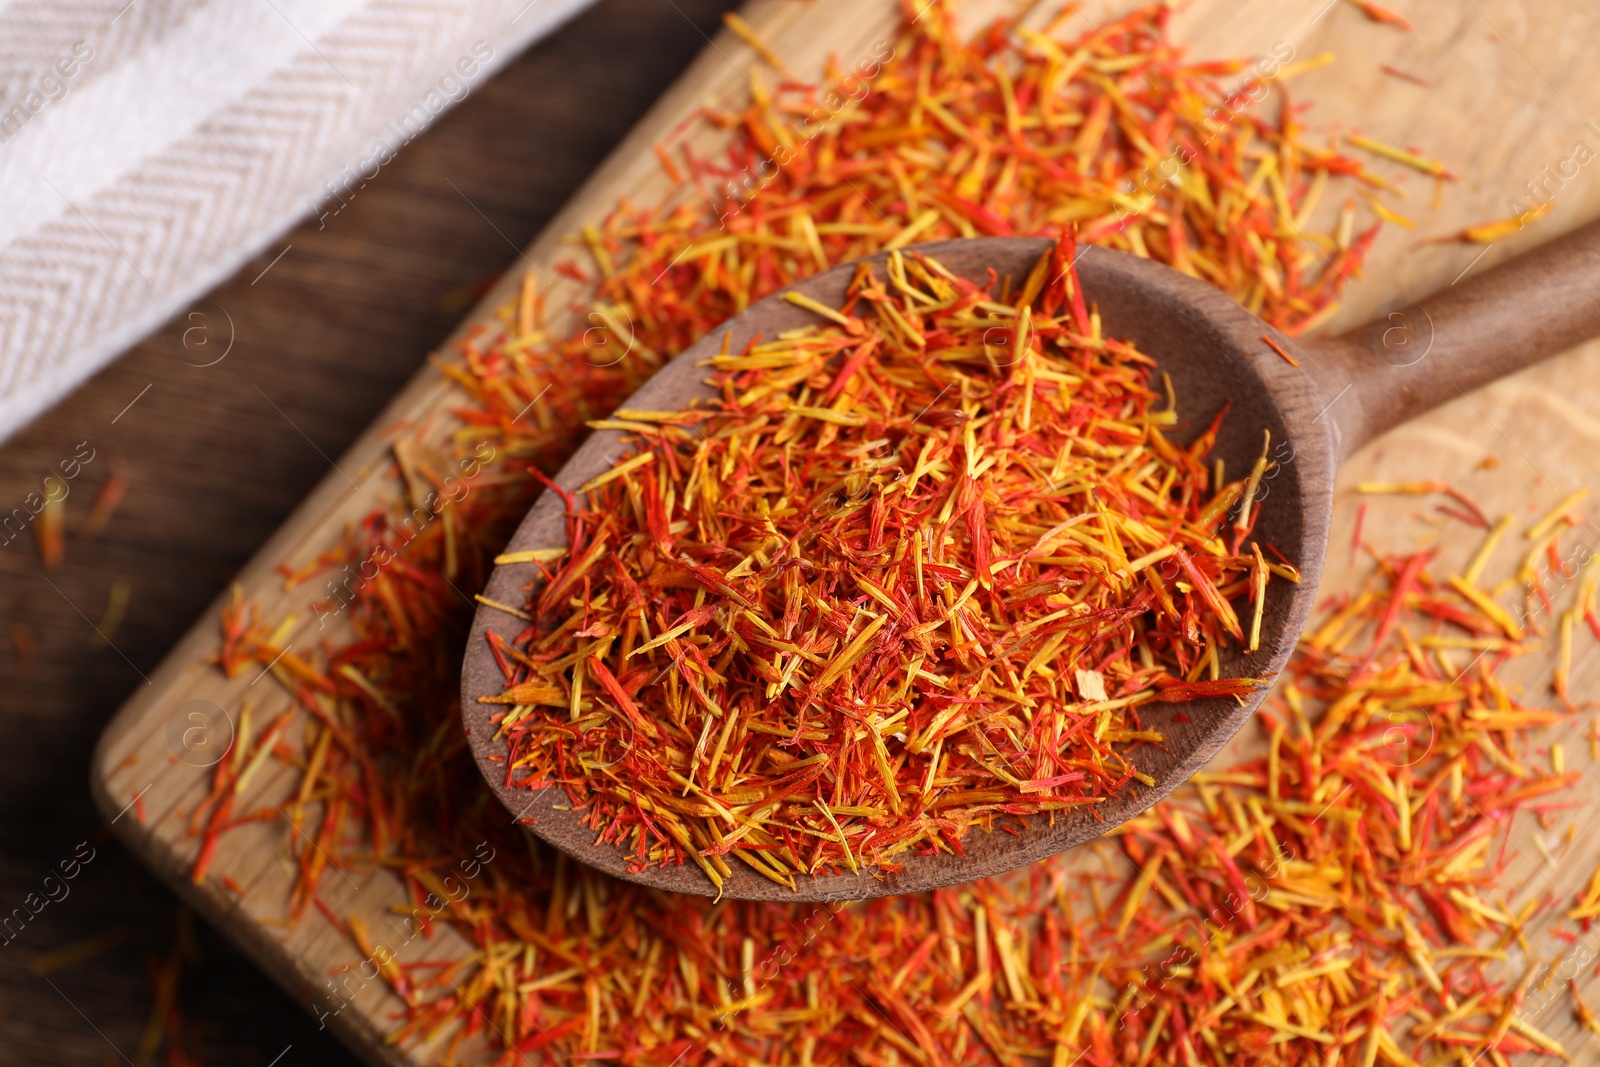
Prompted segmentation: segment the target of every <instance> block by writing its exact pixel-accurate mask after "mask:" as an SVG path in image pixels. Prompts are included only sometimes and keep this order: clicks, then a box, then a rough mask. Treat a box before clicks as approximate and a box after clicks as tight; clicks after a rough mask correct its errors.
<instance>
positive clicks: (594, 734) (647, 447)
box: [490, 236, 1296, 886]
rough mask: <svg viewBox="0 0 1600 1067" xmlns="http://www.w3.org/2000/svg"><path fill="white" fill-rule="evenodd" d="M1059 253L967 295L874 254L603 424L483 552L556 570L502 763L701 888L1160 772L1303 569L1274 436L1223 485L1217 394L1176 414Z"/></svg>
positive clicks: (531, 611)
mask: <svg viewBox="0 0 1600 1067" xmlns="http://www.w3.org/2000/svg"><path fill="white" fill-rule="evenodd" d="M1074 248H1075V244H1074V242H1073V240H1072V238H1071V237H1070V236H1068V237H1065V238H1063V239H1062V240H1061V241H1060V242H1058V243H1057V245H1056V246H1055V248H1054V249H1053V250H1052V251H1051V252H1050V253H1048V254H1046V255H1045V256H1043V257H1041V258H1040V260H1039V261H1038V263H1037V265H1036V266H1035V268H1034V269H1033V271H1032V272H1031V274H1030V275H1029V277H1027V278H1026V279H1014V280H1006V281H1004V282H1001V281H996V282H993V283H991V284H989V285H988V286H984V287H980V286H976V285H973V284H972V283H970V282H968V281H966V280H963V279H961V278H959V277H957V276H956V275H954V274H952V273H951V272H950V271H949V270H947V269H946V268H945V267H943V266H942V265H941V264H940V263H938V262H937V261H935V260H932V259H930V258H927V257H925V256H921V255H917V254H908V255H902V254H900V253H898V252H895V253H891V254H890V256H889V258H888V260H887V262H886V264H885V265H884V268H883V270H882V271H881V272H879V271H875V270H873V269H871V268H869V267H863V268H862V269H860V270H859V271H858V272H857V274H856V276H855V278H854V280H853V282H852V283H851V285H850V287H849V290H848V292H847V294H846V298H845V302H844V304H843V306H842V307H840V308H838V309H834V308H829V307H826V306H823V305H821V304H818V303H816V302H815V301H812V300H811V299H810V298H807V297H803V296H800V295H798V294H791V295H790V300H791V302H792V303H796V304H799V305H800V306H802V307H806V308H808V309H810V310H812V311H814V312H816V313H817V315H818V316H819V323H818V324H817V325H814V326H808V327H804V328H801V329H796V330H791V331H787V332H786V333H784V334H781V335H779V336H777V337H773V338H770V339H758V340H757V341H756V342H754V343H752V344H751V345H750V346H749V347H748V348H747V349H746V350H744V351H740V352H725V353H724V354H722V355H720V356H718V357H716V358H714V359H712V360H711V361H710V363H711V366H710V368H709V374H710V376H711V377H710V380H711V382H712V384H713V385H714V387H715V390H716V395H715V397H714V398H713V399H712V400H710V401H709V402H706V403H704V404H700V405H694V406H690V407H688V408H686V409H685V410H682V411H629V410H626V409H625V410H622V411H619V412H618V413H617V414H616V415H615V416H614V417H613V418H610V419H606V420H602V421H600V422H597V423H594V424H593V425H594V426H596V427H600V428H609V429H619V430H623V431H625V432H627V433H628V434H629V435H630V438H629V440H630V441H631V442H632V443H631V445H630V447H629V448H628V449H626V450H625V452H624V454H623V455H622V456H621V457H620V458H619V459H618V460H617V461H616V462H615V463H614V464H613V465H612V466H610V467H609V468H608V469H607V470H606V471H605V472H604V473H602V474H600V475H598V476H596V477H595V478H593V479H591V480H590V481H589V482H587V483H585V485H583V486H581V487H579V489H578V492H577V493H576V494H575V495H574V494H566V493H563V495H564V496H565V497H566V500H567V507H568V515H567V533H568V546H567V548H566V550H565V551H555V550H546V551H533V552H528V553H522V554H520V556H515V557H512V556H508V557H503V558H507V559H510V558H522V559H528V560H539V561H540V562H541V566H542V567H545V568H546V570H547V580H545V581H543V582H540V583H535V586H534V587H533V589H532V595H531V600H530V602H529V604H528V605H527V611H526V616H527V618H528V619H529V620H530V621H529V624H528V626H527V628H526V629H525V630H524V631H523V633H522V634H521V635H519V636H518V638H517V639H516V640H515V641H514V642H512V643H511V644H510V645H504V646H499V647H500V651H501V652H502V662H503V663H504V664H505V667H506V670H507V674H508V677H507V687H506V690H505V692H504V693H503V694H501V695H500V696H498V697H496V698H493V699H494V700H495V701H496V702H498V703H501V704H504V705H507V710H506V712H505V713H504V714H503V716H501V717H500V718H499V729H500V730H501V732H502V733H503V734H504V736H505V737H506V739H507V741H508V743H509V757H508V770H507V773H508V780H510V781H512V782H514V783H517V784H523V785H526V786H528V787H530V788H542V787H545V786H547V785H550V784H552V783H554V784H559V785H560V786H561V787H563V788H564V789H565V790H566V791H567V793H568V794H569V796H570V797H571V799H572V801H573V803H574V805H575V806H578V807H579V808H580V809H581V810H582V811H583V813H584V818H585V820H586V823H587V824H588V825H590V826H592V827H593V828H594V829H595V830H596V831H597V832H598V834H599V836H600V837H601V838H602V839H604V840H607V841H612V842H617V843H620V844H622V845H623V846H625V847H626V849H627V850H628V851H629V853H630V856H631V858H632V860H633V861H634V862H635V863H636V864H638V865H639V866H641V867H643V866H648V865H655V864H664V863H674V864H675V863H682V862H686V861H687V862H693V863H696V864H698V865H699V866H700V867H701V868H702V869H703V870H704V872H705V874H706V875H707V877H708V878H710V879H711V881H712V882H713V883H715V884H717V885H719V886H720V885H721V884H722V881H723V879H724V878H726V876H727V875H728V874H729V873H730V867H729V861H730V860H732V859H735V858H737V859H739V860H742V861H743V862H745V863H747V864H748V865H749V866H750V867H751V868H753V869H754V870H756V871H758V872H760V873H761V874H763V875H765V876H766V877H768V878H771V879H773V880H774V881H777V882H779V883H780V884H786V885H791V886H792V884H793V878H794V877H795V876H796V875H806V874H815V873H821V872H834V871H840V870H852V871H854V870H860V869H862V868H863V867H865V866H868V865H877V866H881V867H885V868H888V869H892V868H893V867H894V866H895V864H896V857H897V856H900V855H902V854H903V853H905V852H906V850H908V849H916V850H924V851H926V850H935V851H948V852H956V853H959V852H960V851H961V849H962V842H961V838H962V835H963V834H964V833H965V832H966V831H967V830H968V829H969V828H972V827H974V826H979V827H984V828H989V829H993V828H995V824H996V823H997V822H999V821H1001V820H1004V819H1005V817H1007V816H1024V815H1036V814H1040V813H1051V812H1059V811H1062V810H1063V809H1067V808H1072V807H1077V806H1081V805H1091V806H1092V805H1096V804H1099V803H1102V802H1103V801H1105V800H1106V799H1107V798H1109V797H1111V796H1112V795H1113V794H1115V793H1116V792H1117V791H1118V790H1121V789H1124V788H1134V789H1137V788H1139V783H1142V784H1143V785H1145V786H1148V785H1151V784H1153V780H1152V779H1150V778H1149V777H1148V776H1147V775H1144V774H1143V773H1141V772H1140V771H1139V770H1138V768H1137V766H1136V761H1135V760H1134V759H1133V754H1134V753H1135V752H1136V751H1137V749H1138V748H1139V746H1141V745H1149V744H1159V743H1160V742H1161V741H1162V740H1163V737H1162V735H1161V734H1160V733H1159V732H1157V731H1155V730H1152V729H1148V728H1145V727H1144V726H1143V725H1142V724H1141V721H1140V707H1141V705H1143V704H1145V703H1146V702H1149V701H1161V700H1167V701H1173V700H1190V699H1193V698H1196V697H1238V696H1242V695H1244V694H1246V693H1248V692H1249V691H1251V690H1252V689H1253V688H1254V687H1255V686H1256V685H1257V684H1258V682H1257V681H1256V680H1255V679H1251V678H1229V677H1223V676H1222V672H1221V664H1222V662H1223V660H1224V658H1225V657H1227V656H1228V655H1229V653H1230V651H1236V650H1240V649H1245V648H1254V647H1255V646H1256V644H1257V643H1258V641H1259V634H1260V625H1261V606H1262V604H1263V603H1264V591H1265V588H1266V584H1267V582H1268V580H1269V578H1270V577H1271V575H1272V574H1273V572H1274V571H1276V572H1278V574H1280V575H1282V576H1284V577H1287V578H1290V579H1293V578H1295V577H1296V575H1295V573H1294V570H1293V568H1292V567H1291V566H1289V565H1287V564H1285V563H1283V562H1279V561H1275V560H1269V558H1268V556H1270V554H1271V553H1270V551H1269V553H1268V554H1267V555H1264V554H1263V552H1262V549H1261V547H1260V546H1259V545H1257V544H1255V543H1253V542H1251V541H1250V539H1249V538H1250V531H1251V527H1252V525H1253V520H1254V517H1255V514H1256V512H1257V511H1258V510H1259V504H1257V503H1255V502H1254V501H1253V497H1254V495H1255V494H1254V493H1253V491H1252V490H1253V488H1254V487H1255V486H1256V485H1258V484H1259V481H1260V478H1261V477H1262V474H1263V471H1264V470H1265V465H1266V460H1265V458H1263V460H1262V461H1261V462H1260V463H1258V464H1257V465H1256V467H1255V469H1254V470H1253V471H1249V472H1245V474H1246V477H1243V478H1241V479H1240V480H1239V481H1236V482H1234V483H1232V484H1229V485H1225V486H1217V485H1215V484H1214V474H1215V469H1214V468H1212V467H1210V466H1208V464H1207V463H1206V462H1205V460H1204V457H1205V456H1206V453H1207V452H1208V451H1209V450H1210V448H1211V445H1212V441H1213V439H1214V436H1215V433H1216V430H1217V426H1218V425H1219V424H1220V420H1221V415H1220V413H1214V412H1206V413H1203V415H1204V416H1205V417H1206V418H1211V417H1212V416H1216V418H1215V419H1213V420H1212V422H1211V424H1210V427H1209V429H1207V430H1206V431H1205V432H1203V433H1201V434H1199V435H1198V436H1197V437H1195V438H1194V440H1193V441H1192V442H1191V443H1189V444H1188V445H1186V446H1185V445H1180V444H1177V443H1175V441H1174V440H1173V439H1171V438H1169V436H1168V434H1169V432H1171V431H1173V430H1174V429H1175V428H1176V427H1178V425H1179V412H1178V411H1177V410H1175V409H1174V405H1173V403H1172V398H1171V397H1170V396H1169V395H1167V394H1166V393H1165V392H1163V391H1162V390H1161V388H1160V379H1159V378H1156V379H1155V387H1154V388H1152V378H1153V362H1152V360H1151V359H1150V358H1149V357H1148V356H1146V355H1144V354H1142V353H1140V352H1138V351H1136V350H1135V349H1134V348H1132V347H1130V346H1129V345H1127V344H1125V343H1121V342H1119V341H1116V340H1114V339H1111V338H1107V337H1104V336H1102V334H1101V330H1100V327H1099V323H1098V320H1097V318H1096V317H1095V316H1094V315H1093V314H1092V313H1091V311H1090V308H1089V303H1088V301H1087V300H1086V299H1085V294H1084V293H1083V290H1082V288H1081V285H1080V283H1079V280H1078V278H1077V275H1076V271H1075V270H1074V269H1073V268H1072V263H1073V262H1074V259H1075V251H1074ZM1013 282H1014V283H1015V284H1012V283H1013ZM1008 288H1009V289H1010V291H1009V292H1008V291H1007V289H1008ZM1191 436H1192V435H1191ZM580 497H581V498H582V499H581V500H580V499H579V498H580ZM550 556H556V557H557V558H554V559H550V558H548V557H550ZM1235 600H1238V601H1240V602H1241V603H1242V604H1249V605H1252V606H1253V611H1250V612H1246V613H1245V614H1246V617H1245V618H1244V619H1243V620H1241V617H1240V612H1239V611H1237V610H1236V609H1235V607H1234V606H1233V604H1232V603H1231V602H1232V601H1235ZM490 640H491V641H495V640H496V638H495V636H494V635H491V638H490ZM1013 821H1014V820H1013Z"/></svg>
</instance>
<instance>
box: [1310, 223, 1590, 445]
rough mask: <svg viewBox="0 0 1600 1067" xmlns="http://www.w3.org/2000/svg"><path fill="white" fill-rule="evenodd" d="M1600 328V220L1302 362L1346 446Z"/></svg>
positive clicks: (1317, 349) (1320, 346) (1322, 347)
mask: <svg viewBox="0 0 1600 1067" xmlns="http://www.w3.org/2000/svg"><path fill="white" fill-rule="evenodd" d="M1597 335H1600V221H1596V222H1591V223H1589V224H1587V225H1585V226H1582V227H1580V228H1579V229H1577V230H1574V231H1573V232H1571V233H1569V234H1567V235H1565V236H1564V237H1560V238H1557V239H1556V240H1554V241H1551V242H1550V243H1548V244H1546V245H1543V246H1541V247H1539V248H1536V249H1534V250H1533V251H1531V252H1528V253H1526V254H1524V255H1521V256H1518V257H1517V258H1516V259H1513V260H1511V261H1509V262H1507V263H1504V264H1502V265H1500V266H1498V267H1495V268H1494V269H1492V270H1486V271H1484V272H1482V273H1481V274H1478V275H1477V276H1476V277H1469V278H1466V279H1463V280H1458V281H1456V282H1453V283H1451V284H1450V285H1449V286H1447V287H1446V288H1444V289H1441V290H1440V291H1439V292H1437V293H1434V294H1433V295H1432V296H1430V297H1427V298H1425V299H1423V300H1420V301H1418V302H1417V303H1415V304H1412V305H1410V306H1409V307H1403V308H1400V309H1398V310H1394V311H1389V312H1387V313H1385V314H1382V315H1381V316H1380V317H1379V318H1377V319H1375V320H1374V321H1372V322H1370V323H1368V324H1367V325H1365V326H1361V327H1358V328H1356V329H1355V330H1352V331H1351V332H1349V333H1347V334H1345V335H1344V336H1342V337H1337V338H1334V339H1332V340H1326V341H1321V340H1319V341H1314V342H1311V343H1309V344H1308V345H1307V346H1306V347H1307V348H1309V349H1311V352H1310V353H1308V355H1309V358H1308V359H1307V361H1306V369H1307V370H1308V371H1310V372H1311V374H1312V376H1313V378H1314V380H1315V381H1316V383H1317V388H1318V390H1319V391H1320V392H1321V394H1322V397H1323V402H1324V403H1326V404H1327V405H1328V407H1327V409H1326V411H1327V413H1328V415H1329V416H1331V417H1332V418H1333V419H1334V422H1335V425H1336V426H1337V427H1338V429H1339V442H1338V450H1339V453H1340V455H1341V457H1343V456H1348V455H1349V454H1350V453H1352V452H1354V451H1355V450H1356V449H1358V448H1360V447H1361V446H1362V445H1364V444H1366V443H1367V442H1368V441H1370V440H1372V439H1373V438H1375V437H1377V436H1378V435H1379V434H1381V433H1383V432H1384V431H1386V430H1389V429H1391V428H1393V427H1395V426H1398V425H1400V424H1401V423H1403V422H1405V421H1407V420H1409V419H1412V418H1415V417H1416V416H1418V415H1420V414H1422V413H1423V412H1425V411H1427V410H1428V409H1430V408H1433V407H1436V406H1438V405H1439V404H1442V403H1444V402H1445V401H1447V400H1453V399H1454V398H1456V397H1457V396H1462V395H1465V394H1466V393H1467V392H1470V391H1471V390H1473V389H1476V388H1477V387H1478V386H1480V385H1484V384H1487V383H1488V382H1492V381H1494V380H1495V379H1496V378H1500V377H1503V376H1504V375H1507V374H1510V373H1512V372H1513V371H1516V370H1520V369H1522V368H1523V367H1526V366H1529V365H1531V364H1533V363H1537V362H1538V361H1540V360H1542V359H1545V358H1547V357H1549V356H1553V355H1555V354H1556V353H1558V352H1563V351H1565V350H1566V349H1568V348H1571V347H1572V346H1573V345H1576V344H1578V343H1579V342H1580V341H1585V340H1588V339H1589V338H1591V337H1595V336H1597Z"/></svg>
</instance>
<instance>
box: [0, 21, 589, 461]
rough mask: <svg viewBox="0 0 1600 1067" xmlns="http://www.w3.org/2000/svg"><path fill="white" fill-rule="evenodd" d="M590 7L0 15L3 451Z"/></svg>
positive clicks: (0, 399)
mask: <svg viewBox="0 0 1600 1067" xmlns="http://www.w3.org/2000/svg"><path fill="white" fill-rule="evenodd" d="M590 2H592V0H434V2H425V3H406V2H402V0H132V2H131V3H130V2H128V0H16V2H10V3H7V2H5V0H0V440H3V439H4V438H5V437H7V436H9V435H10V434H12V433H14V432H15V431H16V430H17V429H19V428H20V427H21V426H22V425H23V424H24V423H26V422H27V420H28V419H30V418H31V417H33V416H34V415H36V414H38V413H39V412H40V411H41V410H43V409H44V408H45V407H47V406H49V405H50V404H51V403H53V402H54V401H55V400H56V399H58V398H59V397H61V396H62V395H63V394H65V393H66V392H68V391H69V390H70V389H71V388H72V387H73V386H75V385H76V384H78V383H79V382H81V381H83V380H84V379H85V378H87V377H88V376H89V375H90V374H92V373H93V372H94V371H95V370H97V369H98V368H99V367H101V366H102V365H103V364H105V363H106V362H107V361H108V360H110V359H111V358H112V357H113V356H115V355H117V354H118V353H119V352H121V351H122V350H123V349H125V348H127V347H128V346H130V345H132V344H133V343H135V342H136V341H138V340H139V339H140V338H142V337H143V336H145V335H146V334H147V333H149V332H150V331H152V330H154V329H155V328H156V327H157V326H159V325H160V324H161V323H162V322H164V321H165V320H166V319H167V318H169V317H170V316H171V315H173V314H174V313H175V312H177V311H178V310H180V309H181V308H182V307H183V306H184V305H186V304H187V303H189V302H191V301H193V300H194V299H195V298H196V297H197V296H199V295H200V294H201V293H203V292H205V291H206V290H208V289H210V288H211V287H212V286H214V285H215V284H217V283H218V282H219V281H221V280H222V279H224V278H226V277H227V276H228V275H230V274H232V273H233V272H234V271H236V270H237V269H238V268H239V267H240V266H241V265H242V264H243V263H244V262H245V261H246V260H248V259H249V258H250V257H251V256H254V255H256V254H258V253H260V252H261V251H262V250H263V249H265V248H267V247H268V246H269V245H270V244H271V243H272V241H273V240H274V239H275V238H276V237H277V236H278V235H279V234H281V233H282V232H284V231H285V230H287V229H288V228H290V227H291V226H292V225H293V224H294V223H295V222H296V221H298V220H299V219H300V218H302V217H304V216H305V215H307V214H308V213H310V212H312V211H314V210H317V207H318V205H320V204H323V203H326V202H335V203H336V201H334V197H335V196H336V195H337V194H338V193H339V192H341V191H343V190H345V189H346V188H348V187H350V186H352V185H353V184H354V183H355V182H357V181H359V180H361V178H362V177H363V176H364V177H366V178H369V179H370V178H371V177H372V175H373V171H374V168H376V167H378V166H381V165H382V163H384V162H387V160H388V159H389V158H392V153H393V152H395V151H396V150H397V149H398V148H399V147H400V146H401V145H402V144H404V142H406V141H408V140H409V139H410V138H411V137H413V136H415V135H416V133H417V132H419V131H420V130H421V129H422V128H423V127H425V126H426V125H428V123H429V122H431V121H432V119H433V118H434V117H436V116H437V115H438V114H439V113H440V112H442V111H443V110H445V109H446V108H448V107H449V106H450V105H451V104H453V103H455V102H457V101H459V100H461V99H463V98H465V96H466V95H467V94H469V93H470V92H471V91H472V90H473V88H474V87H476V86H478V85H481V84H483V82H484V80H485V79H487V78H488V77H489V76H490V75H491V74H492V73H493V72H494V71H495V70H496V69H497V68H498V67H500V66H501V65H502V64H503V63H505V62H507V61H508V60H509V59H511V58H512V57H513V56H514V55H516V53H517V52H518V51H519V50H520V49H522V48H524V47H525V46H527V45H528V44H529V43H531V42H532V41H533V40H534V39H536V38H538V37H540V36H543V35H544V34H545V33H547V32H549V31H550V30H551V29H552V28H554V27H555V26H556V25H558V24H559V23H561V22H562V21H563V20H565V19H566V18H568V17H569V16H571V15H572V14H574V13H575V12H576V11H578V10H579V9H581V8H583V7H584V6H586V5H587V4H588V3H590Z"/></svg>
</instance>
